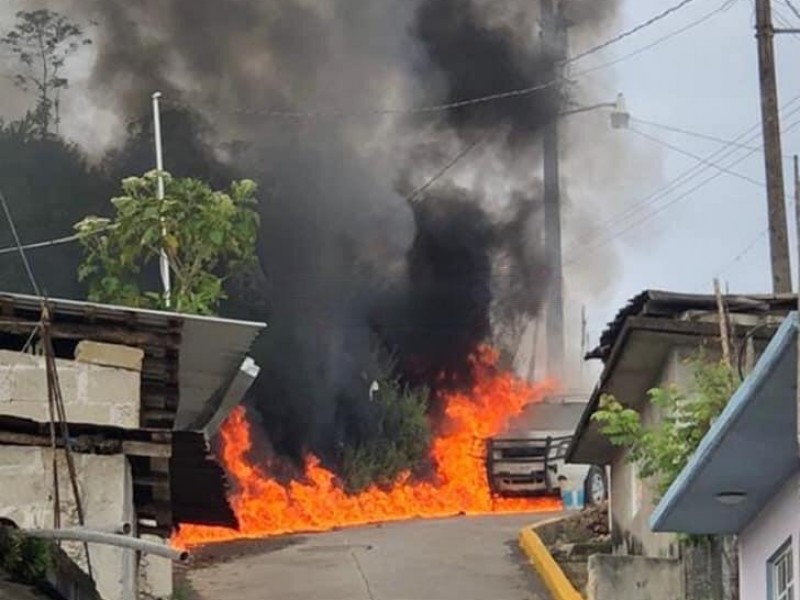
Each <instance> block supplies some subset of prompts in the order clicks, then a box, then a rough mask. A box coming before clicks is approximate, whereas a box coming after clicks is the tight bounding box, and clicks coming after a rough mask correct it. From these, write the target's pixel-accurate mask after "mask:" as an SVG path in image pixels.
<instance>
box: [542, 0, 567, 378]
mask: <svg viewBox="0 0 800 600" xmlns="http://www.w3.org/2000/svg"><path fill="white" fill-rule="evenodd" d="M541 27H542V34H541V35H542V46H543V51H544V52H546V53H548V54H550V56H551V60H552V62H553V70H552V72H551V73H550V80H552V81H560V80H561V79H562V69H563V63H564V59H565V58H566V54H567V33H566V27H565V23H564V19H563V17H562V14H561V10H560V5H559V3H558V0H541ZM553 89H555V90H556V92H555V93H557V94H559V95H560V84H556V85H555V86H554V88H553ZM559 104H560V103H559ZM543 144H544V149H543V150H544V228H545V230H544V244H545V254H546V260H547V265H548V268H549V270H550V271H549V272H550V281H549V289H548V295H547V312H546V320H547V327H546V336H545V339H546V345H547V375H548V376H549V377H561V376H563V375H564V264H563V257H562V248H561V191H560V186H559V177H560V174H559V164H558V150H559V144H558V116H557V115H554V116H553V120H552V121H551V122H550V123H548V124H547V126H546V127H545V129H544V140H543Z"/></svg>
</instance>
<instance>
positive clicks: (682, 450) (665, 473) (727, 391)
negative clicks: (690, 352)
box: [592, 353, 738, 498]
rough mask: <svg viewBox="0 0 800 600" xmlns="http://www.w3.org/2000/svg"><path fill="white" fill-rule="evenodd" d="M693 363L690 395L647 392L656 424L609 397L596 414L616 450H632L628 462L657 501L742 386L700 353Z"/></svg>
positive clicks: (665, 389)
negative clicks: (646, 481)
mask: <svg viewBox="0 0 800 600" xmlns="http://www.w3.org/2000/svg"><path fill="white" fill-rule="evenodd" d="M689 363H690V364H691V365H692V366H693V370H694V373H693V375H694V383H695V385H694V389H693V390H692V391H690V392H684V391H681V390H679V389H678V388H677V387H675V386H667V387H663V388H655V389H652V390H650V391H649V392H648V397H649V400H650V402H651V403H652V404H653V405H655V406H656V407H657V408H658V409H659V410H660V413H661V414H660V417H661V418H660V419H658V422H657V423H656V424H654V425H645V424H644V423H643V422H642V418H641V415H640V414H639V413H638V412H636V411H635V410H633V409H631V408H626V407H625V406H624V405H623V404H622V403H621V402H620V401H618V400H617V399H616V398H614V397H613V396H610V395H606V396H604V397H603V398H602V399H601V402H600V410H598V411H597V412H595V414H594V415H592V419H593V420H594V421H597V422H599V423H600V425H601V431H602V433H603V434H604V435H605V436H607V437H608V439H609V441H610V442H611V443H612V444H613V445H614V446H618V447H626V448H628V449H629V450H630V452H629V454H628V461H629V462H631V463H633V464H635V465H637V468H638V469H639V475H640V476H641V477H642V478H643V479H650V480H651V481H652V483H653V484H654V486H655V491H656V495H657V496H658V497H659V498H660V497H661V496H662V495H663V494H664V493H665V492H666V491H667V489H668V488H669V486H670V485H672V482H673V481H675V479H676V478H677V477H678V474H679V473H680V472H681V471H682V470H683V468H684V467H685V466H686V463H687V462H688V461H689V458H691V456H692V454H693V453H694V451H695V450H696V449H697V446H698V445H699V444H700V441H701V440H702V439H703V437H704V436H705V435H706V433H707V432H708V430H709V428H710V427H711V424H712V423H713V422H714V420H715V419H716V418H717V417H718V416H719V415H720V414H721V413H722V411H723V410H724V408H725V406H726V405H727V403H728V400H729V399H730V397H731V396H732V395H733V393H734V391H735V390H736V385H737V384H738V380H737V378H736V377H735V376H734V373H733V371H732V369H731V368H730V367H729V366H728V365H727V364H726V363H725V362H723V361H719V362H712V361H709V360H707V359H706V358H705V357H704V356H703V354H702V353H701V354H698V355H697V356H695V357H693V358H691V359H689Z"/></svg>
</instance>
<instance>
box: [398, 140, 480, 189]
mask: <svg viewBox="0 0 800 600" xmlns="http://www.w3.org/2000/svg"><path fill="white" fill-rule="evenodd" d="M489 137H490V134H486V135H483V136H481V137H479V138H478V139H477V140H475V141H474V142H472V143H471V144H469V145H467V146H466V147H464V148H463V149H462V150H461V151H460V152H459V153H458V154H456V155H455V156H454V157H453V158H452V159H451V160H450V161H448V162H447V164H445V165H444V166H443V167H442V168H441V169H440V170H439V171H438V172H437V173H436V174H435V175H433V177H431V178H430V179H428V180H427V181H426V182H425V183H423V184H422V185H421V186H419V187H418V188H417V189H415V190H414V191H413V192H411V193H410V194H409V195H408V196H406V202H409V203H413V202H416V201H418V200H420V199H421V198H422V196H423V195H424V193H425V192H426V191H427V190H428V188H430V187H431V186H432V185H433V184H435V183H436V182H437V181H439V179H441V178H442V177H444V175H446V174H447V172H448V171H450V169H452V168H453V167H455V166H456V165H457V164H458V163H459V162H461V160H462V159H463V158H464V157H466V156H467V155H468V154H469V153H470V152H472V151H473V150H474V149H475V148H477V147H478V146H480V145H481V144H483V143H484V142H485V141H486V140H487V139H489Z"/></svg>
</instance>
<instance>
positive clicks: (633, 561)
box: [586, 554, 685, 600]
mask: <svg viewBox="0 0 800 600" xmlns="http://www.w3.org/2000/svg"><path fill="white" fill-rule="evenodd" d="M586 597H587V598H588V600H611V599H614V600H683V599H684V598H685V595H684V589H683V569H682V568H681V562H680V561H679V560H671V559H663V558H644V557H641V556H610V555H606V554H595V555H593V556H590V557H589V580H588V583H587V585H586Z"/></svg>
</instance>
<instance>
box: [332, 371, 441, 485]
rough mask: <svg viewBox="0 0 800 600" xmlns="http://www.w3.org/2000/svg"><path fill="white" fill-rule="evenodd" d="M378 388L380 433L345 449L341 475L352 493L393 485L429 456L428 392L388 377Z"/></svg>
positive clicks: (376, 409)
mask: <svg viewBox="0 0 800 600" xmlns="http://www.w3.org/2000/svg"><path fill="white" fill-rule="evenodd" d="M378 384H379V386H380V391H379V392H377V393H376V394H375V395H374V398H373V400H372V402H373V403H374V406H373V407H372V408H373V409H374V410H375V413H377V421H378V423H379V425H378V427H377V430H376V431H375V432H374V433H373V435H371V436H369V437H367V439H364V440H362V441H361V442H360V443H358V444H354V445H350V446H346V447H345V448H344V452H343V456H342V469H341V475H342V479H343V481H344V484H345V488H346V489H347V490H348V491H349V492H351V493H356V492H359V491H362V490H363V489H365V488H367V487H368V486H370V485H372V484H377V485H380V486H383V485H389V484H391V483H392V482H394V481H395V480H396V479H397V477H398V476H399V475H400V474H401V473H404V472H406V471H413V470H414V469H415V468H416V467H418V466H419V465H420V463H421V462H422V461H423V460H424V459H425V458H426V457H427V454H428V447H429V445H430V440H431V428H430V424H429V422H428V417H427V410H428V397H429V392H428V390H427V389H425V388H416V389H414V388H409V387H407V386H404V385H403V384H401V383H400V382H399V381H398V380H397V379H396V378H394V377H392V376H391V375H386V374H384V376H383V377H381V378H379V379H378Z"/></svg>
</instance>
